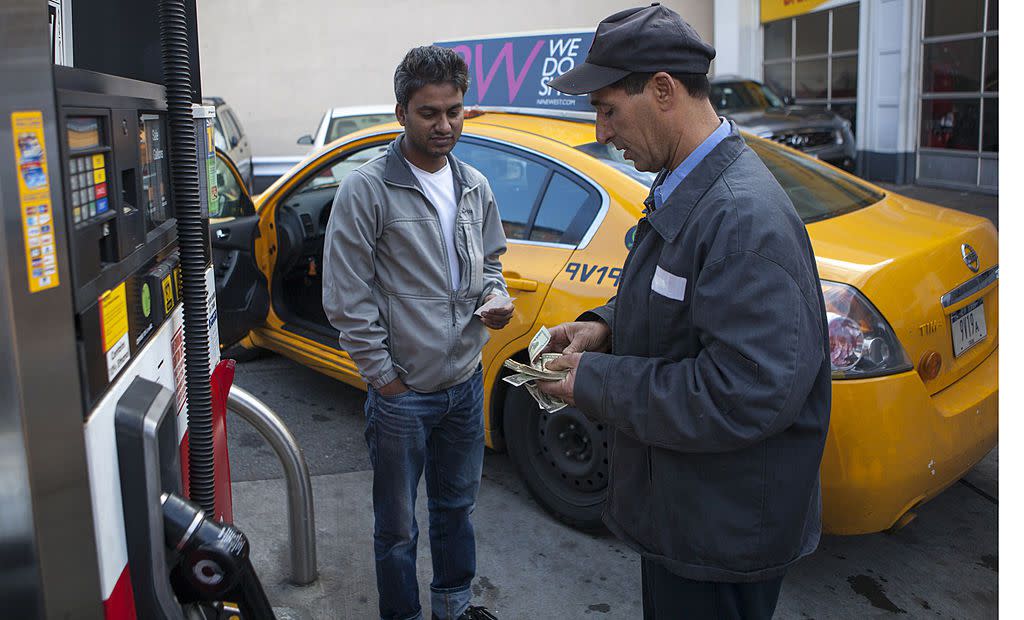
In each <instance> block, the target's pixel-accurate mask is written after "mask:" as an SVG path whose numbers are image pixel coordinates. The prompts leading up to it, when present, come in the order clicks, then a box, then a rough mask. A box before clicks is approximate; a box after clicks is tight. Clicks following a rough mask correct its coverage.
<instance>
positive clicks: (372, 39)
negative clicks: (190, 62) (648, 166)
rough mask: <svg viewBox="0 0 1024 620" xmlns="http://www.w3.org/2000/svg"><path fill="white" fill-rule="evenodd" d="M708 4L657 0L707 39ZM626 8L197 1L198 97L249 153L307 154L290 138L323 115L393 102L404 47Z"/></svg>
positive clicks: (539, 3) (530, 28)
mask: <svg viewBox="0 0 1024 620" xmlns="http://www.w3.org/2000/svg"><path fill="white" fill-rule="evenodd" d="M713 3H714V0H666V1H664V2H662V4H664V5H665V6H668V7H671V8H672V9H673V10H675V11H678V12H679V13H680V14H681V15H682V16H683V17H684V18H685V19H686V20H687V21H689V22H690V23H691V24H692V25H693V26H694V28H696V30H697V32H699V33H700V34H701V36H702V37H704V38H705V39H707V40H708V41H711V40H712V35H713V31H712V15H713V8H714V6H713ZM637 4H643V3H637ZM630 6H636V4H630V3H628V2H623V1H622V0H586V1H584V0H573V1H571V2H550V1H549V0H516V1H515V2H506V1H502V0H482V1H479V2H466V1H465V0H437V1H436V2H431V3H427V4H424V3H422V2H413V1H411V0H379V1H377V2H337V1H336V0H295V1H293V2H286V3H282V2H278V1H271V0H251V1H250V2H246V3H238V2H232V1H229V0H204V1H203V2H199V3H198V5H197V11H198V21H199V49H200V55H201V58H202V62H201V63H200V67H201V71H202V80H203V94H204V95H207V96H218V97H222V98H223V99H224V100H225V101H226V102H227V103H228V104H230V105H231V107H232V108H233V109H234V111H235V112H236V113H237V114H238V116H239V118H240V120H241V124H242V126H243V128H244V130H245V132H246V133H247V134H248V136H249V139H250V144H251V145H252V152H253V155H255V156H257V157H260V156H286V155H299V154H303V153H305V152H306V151H308V149H309V147H308V146H301V145H297V144H296V139H297V138H298V137H299V136H301V135H303V134H314V133H315V130H316V128H317V124H318V123H319V122H320V119H321V117H322V116H323V114H324V111H325V110H327V108H331V107H337V106H364V105H376V104H388V105H394V101H395V95H394V82H393V78H394V72H395V67H396V66H397V65H398V62H399V61H400V60H401V59H402V57H403V56H404V55H405V53H406V52H407V51H408V50H409V49H410V48H412V47H415V46H417V45H428V44H430V43H431V42H433V41H445V40H455V39H474V38H481V37H483V36H485V35H496V34H499V33H517V32H536V31H551V30H562V29H577V30H583V29H586V28H590V29H593V28H596V26H597V23H598V22H600V21H601V20H602V19H604V18H605V17H607V16H608V15H611V14H613V13H615V12H617V11H620V10H622V9H624V8H628V7H630ZM583 54H584V55H585V54H586V50H583ZM517 66H518V65H517ZM504 73H505V71H501V74H502V75H504ZM485 77H486V76H485ZM473 79H476V76H473Z"/></svg>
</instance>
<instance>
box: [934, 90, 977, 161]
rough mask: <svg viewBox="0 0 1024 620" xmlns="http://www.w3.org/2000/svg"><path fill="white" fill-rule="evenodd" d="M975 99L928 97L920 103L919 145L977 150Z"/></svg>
mask: <svg viewBox="0 0 1024 620" xmlns="http://www.w3.org/2000/svg"><path fill="white" fill-rule="evenodd" d="M980 112H981V109H980V107H979V105H978V101H977V100H976V99H928V100H925V102H924V104H923V105H922V107H921V146H924V147H929V148H938V149H956V150H961V151H976V150H978V119H979V118H980V116H979V115H980Z"/></svg>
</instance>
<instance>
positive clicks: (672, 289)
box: [651, 265, 686, 301]
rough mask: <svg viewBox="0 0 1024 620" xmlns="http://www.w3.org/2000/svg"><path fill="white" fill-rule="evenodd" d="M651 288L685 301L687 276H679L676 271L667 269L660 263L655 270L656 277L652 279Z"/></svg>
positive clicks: (661, 293)
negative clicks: (672, 271)
mask: <svg viewBox="0 0 1024 620" xmlns="http://www.w3.org/2000/svg"><path fill="white" fill-rule="evenodd" d="M651 290H652V291H654V292H655V293H657V294H659V295H664V296H665V297H668V298H669V299H675V300H676V301H683V300H684V299H685V298H686V278H684V277H682V276H677V275H676V274H674V273H671V272H669V271H665V270H664V269H662V268H661V266H660V265H659V266H658V267H657V268H656V269H655V270H654V279H653V280H651Z"/></svg>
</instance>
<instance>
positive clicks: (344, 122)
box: [327, 113, 395, 142]
mask: <svg viewBox="0 0 1024 620" xmlns="http://www.w3.org/2000/svg"><path fill="white" fill-rule="evenodd" d="M394 120H395V115H394V114H391V113H388V114H363V115H360V116H344V117H341V118H332V119H331V124H330V126H329V127H328V128H327V142H333V141H334V140H337V139H338V138H340V137H341V136H344V135H347V134H350V133H352V132H353V131H359V130H360V129H365V128H367V127H372V126H373V125H380V124H381V123H390V122H393V121H394Z"/></svg>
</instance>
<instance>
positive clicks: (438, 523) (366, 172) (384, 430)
mask: <svg viewBox="0 0 1024 620" xmlns="http://www.w3.org/2000/svg"><path fill="white" fill-rule="evenodd" d="M468 87H469V71H468V69H467V67H466V63H465V62H464V61H463V60H462V57H461V56H459V55H458V54H457V53H455V52H453V51H452V50H448V49H444V48H439V47H432V46H431V47H419V48H415V49H413V50H411V51H410V52H409V53H408V55H406V57H405V59H404V60H403V61H402V63H401V64H400V65H399V66H398V69H397V70H396V71H395V96H396V98H397V100H398V103H397V105H396V107H395V114H396V116H397V117H398V120H399V122H400V123H401V124H402V125H403V126H404V127H405V132H404V134H403V135H402V136H400V137H399V138H398V139H396V140H395V141H394V142H393V143H392V144H391V146H390V148H389V149H388V151H387V153H386V154H384V155H382V156H380V157H378V158H376V159H374V160H372V161H370V162H368V163H366V164H365V165H363V166H361V167H360V168H358V169H356V170H355V171H353V172H352V173H351V174H350V175H349V176H348V177H347V178H346V179H345V181H344V182H343V183H342V184H341V186H340V187H339V188H338V194H337V196H336V197H335V199H334V206H333V209H332V211H331V218H330V221H329V223H328V226H327V236H326V241H325V249H324V295H323V299H324V310H325V311H326V313H327V317H328V318H329V319H330V321H331V324H332V325H334V327H336V328H337V329H338V331H339V333H340V342H341V347H342V348H343V349H344V350H345V351H346V352H347V353H348V354H349V355H350V356H352V359H353V360H354V361H355V363H356V365H357V366H358V367H359V371H360V373H361V374H362V376H363V378H364V379H365V381H366V384H367V387H368V394H367V399H366V420H367V421H366V443H367V446H368V447H369V451H370V462H371V464H372V465H373V510H374V534H373V540H374V544H373V547H374V555H375V558H376V565H377V590H378V595H379V607H380V617H381V618H382V619H386V620H392V619H393V620H407V619H418V618H421V617H422V615H421V610H420V602H419V591H418V586H417V582H416V541H417V536H418V531H419V530H418V527H417V524H416V516H415V512H414V509H415V505H416V487H417V485H418V484H419V479H420V476H421V475H422V474H423V472H424V469H425V470H426V480H427V495H428V508H429V511H430V552H431V558H432V561H433V566H434V578H433V581H432V582H431V584H430V590H431V597H430V600H431V610H432V613H433V617H435V618H441V619H442V620H448V619H455V618H459V619H465V620H476V619H483V618H493V617H494V616H492V615H490V613H489V612H487V611H486V610H485V609H484V608H482V607H474V606H470V605H469V601H470V598H471V596H472V593H471V591H470V584H471V582H472V580H473V576H474V574H475V572H476V543H475V539H474V535H473V524H472V522H471V521H470V514H471V513H472V512H473V507H474V505H475V502H476V496H477V490H478V489H479V487H480V474H481V469H482V466H483V450H484V425H483V375H482V369H481V366H480V351H481V349H482V348H483V345H484V342H486V340H487V329H486V328H488V327H489V328H491V329H501V328H503V327H504V326H505V325H506V324H508V322H509V320H510V319H511V317H512V313H513V308H512V304H511V302H508V303H505V304H497V307H493V308H490V309H487V310H485V311H484V312H483V313H482V316H476V315H474V312H475V311H476V310H477V309H478V308H480V307H481V306H482V305H484V304H485V303H486V302H488V301H490V300H491V299H492V298H494V297H496V296H502V297H508V292H507V289H506V288H505V282H504V279H503V278H502V275H501V262H500V261H499V257H500V256H501V255H502V254H504V253H505V234H504V232H503V230H502V226H501V218H500V217H499V215H498V209H497V206H495V204H494V194H493V193H492V192H491V188H490V186H489V185H488V184H487V180H486V179H485V178H484V177H483V176H482V175H481V174H480V173H479V172H477V171H476V170H474V169H473V168H471V167H470V166H467V165H466V164H464V163H462V162H460V161H459V160H458V159H456V158H455V156H453V155H452V154H451V150H452V149H453V148H454V147H455V144H456V142H458V140H459V136H460V135H461V134H462V120H463V111H462V100H463V96H464V95H465V93H466V90H467V88H468ZM494 305H495V304H492V306H494Z"/></svg>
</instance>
